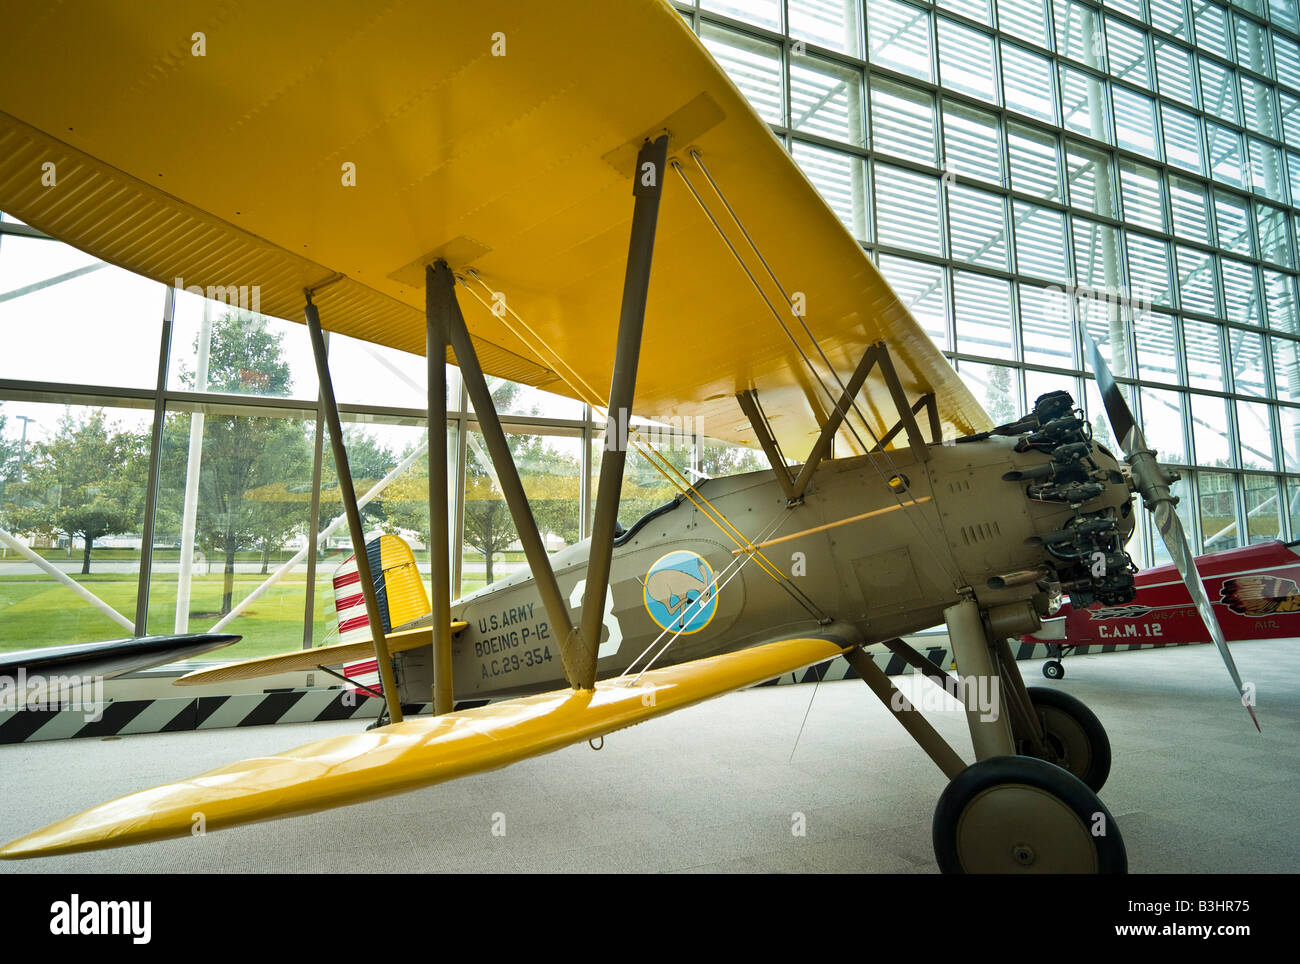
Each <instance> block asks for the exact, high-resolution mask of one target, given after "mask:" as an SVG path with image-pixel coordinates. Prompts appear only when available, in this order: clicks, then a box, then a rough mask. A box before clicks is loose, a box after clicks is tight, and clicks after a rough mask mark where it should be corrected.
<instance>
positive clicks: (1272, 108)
mask: <svg viewBox="0 0 1300 964" xmlns="http://www.w3.org/2000/svg"><path fill="white" fill-rule="evenodd" d="M1241 105H1242V108H1243V109H1244V111H1243V112H1244V114H1245V118H1246V126H1247V127H1249V128H1250V129H1251V130H1252V131H1254V132H1255V133H1257V134H1266V135H1268V136H1269V137H1277V136H1278V134H1279V133H1280V130H1279V128H1278V115H1277V106H1276V105H1275V104H1274V103H1273V88H1271V87H1270V86H1269V85H1268V84H1265V83H1263V82H1261V81H1258V80H1256V79H1255V78H1253V77H1242V78H1241Z"/></svg>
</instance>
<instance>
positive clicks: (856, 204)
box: [791, 141, 871, 241]
mask: <svg viewBox="0 0 1300 964" xmlns="http://www.w3.org/2000/svg"><path fill="white" fill-rule="evenodd" d="M791 153H792V154H793V155H794V159H795V162H796V163H797V164H798V165H799V167H800V168H801V169H802V170H803V172H804V173H805V174H806V175H808V180H810V181H812V182H813V186H814V187H816V188H817V193H818V194H820V195H821V196H822V198H823V199H824V200H825V201H826V203H827V204H829V205H830V206H831V210H832V211H834V212H835V213H836V215H838V216H839V219H840V220H841V221H842V222H844V226H845V227H846V228H848V229H849V230H850V231H851V232H852V233H853V236H854V237H855V238H857V239H858V240H859V241H869V240H871V230H870V226H869V223H868V221H869V219H868V211H869V210H870V203H869V201H868V198H867V163H866V161H864V160H862V159H861V158H859V157H853V156H852V155H849V154H841V153H840V152H839V151H831V150H827V149H826V148H823V147H814V146H812V145H811V144H802V143H800V142H799V141H795V142H794V144H793V145H792V147H791Z"/></svg>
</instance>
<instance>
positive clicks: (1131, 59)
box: [1106, 17, 1151, 90]
mask: <svg viewBox="0 0 1300 964" xmlns="http://www.w3.org/2000/svg"><path fill="white" fill-rule="evenodd" d="M1106 52H1107V54H1108V55H1109V57H1110V72H1111V74H1112V75H1113V76H1115V77H1119V78H1120V79H1122V80H1127V81H1128V82H1129V83H1131V84H1138V85H1139V86H1142V87H1145V88H1147V89H1148V90H1150V89H1151V65H1150V61H1149V59H1148V57H1147V43H1146V38H1145V37H1144V36H1143V35H1142V33H1141V32H1140V31H1138V30H1134V29H1133V28H1132V27H1130V26H1128V25H1127V24H1125V23H1123V22H1122V21H1119V20H1115V19H1112V18H1110V17H1107V18H1106Z"/></svg>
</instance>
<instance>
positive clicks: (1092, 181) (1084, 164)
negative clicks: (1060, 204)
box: [1066, 144, 1119, 217]
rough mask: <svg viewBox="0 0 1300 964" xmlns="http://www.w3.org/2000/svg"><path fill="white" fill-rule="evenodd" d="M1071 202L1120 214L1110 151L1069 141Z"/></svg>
mask: <svg viewBox="0 0 1300 964" xmlns="http://www.w3.org/2000/svg"><path fill="white" fill-rule="evenodd" d="M1066 163H1067V165H1068V168H1069V170H1068V174H1067V179H1068V180H1069V184H1070V204H1071V205H1073V206H1074V207H1076V208H1082V209H1083V210H1085V211H1091V212H1092V213H1093V214H1102V215H1105V216H1106V217H1117V216H1118V215H1119V210H1118V208H1117V207H1116V205H1115V199H1116V196H1115V191H1114V188H1113V184H1112V175H1111V168H1110V155H1109V154H1106V153H1104V152H1102V151H1094V150H1093V149H1092V148H1090V147H1084V146H1083V145H1081V144H1069V145H1068V149H1067V151H1066Z"/></svg>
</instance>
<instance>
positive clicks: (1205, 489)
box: [1196, 472, 1241, 552]
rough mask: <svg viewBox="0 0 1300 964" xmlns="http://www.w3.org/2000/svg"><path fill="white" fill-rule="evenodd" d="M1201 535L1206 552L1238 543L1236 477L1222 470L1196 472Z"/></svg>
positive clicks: (1232, 547)
mask: <svg viewBox="0 0 1300 964" xmlns="http://www.w3.org/2000/svg"><path fill="white" fill-rule="evenodd" d="M1196 487H1197V489H1198V490H1199V492H1200V513H1201V537H1202V542H1203V543H1204V546H1205V551H1206V552H1219V551H1221V550H1223V549H1235V548H1237V547H1238V546H1239V545H1241V536H1240V534H1239V533H1238V531H1237V495H1236V488H1237V477H1236V476H1234V475H1228V474H1226V473H1223V472H1198V473H1197V474H1196Z"/></svg>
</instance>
